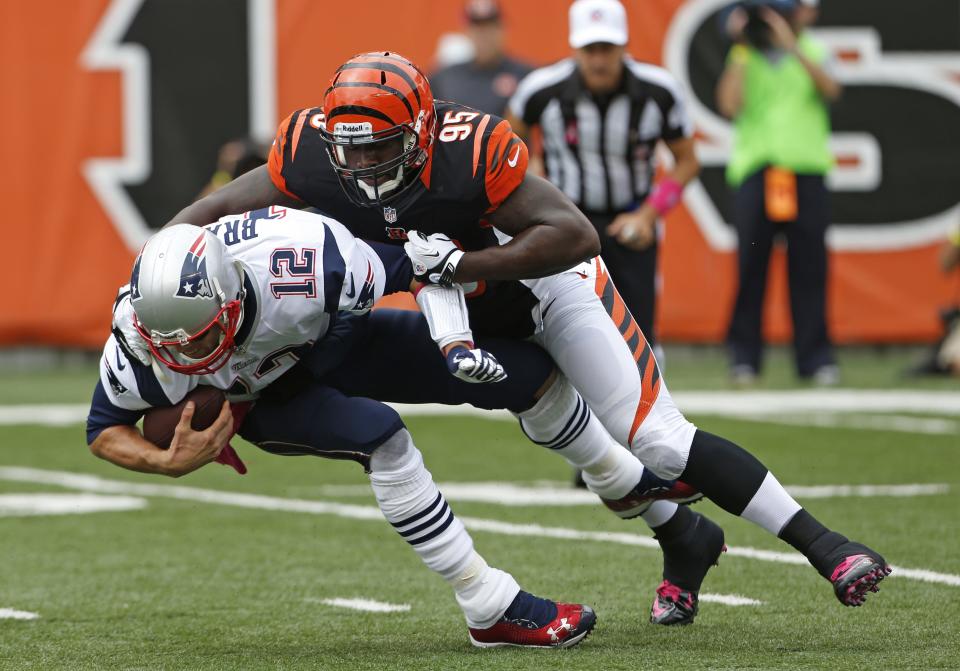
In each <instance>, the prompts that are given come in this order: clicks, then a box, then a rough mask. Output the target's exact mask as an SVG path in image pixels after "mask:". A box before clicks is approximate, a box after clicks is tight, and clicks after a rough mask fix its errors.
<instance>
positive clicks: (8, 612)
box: [0, 608, 40, 620]
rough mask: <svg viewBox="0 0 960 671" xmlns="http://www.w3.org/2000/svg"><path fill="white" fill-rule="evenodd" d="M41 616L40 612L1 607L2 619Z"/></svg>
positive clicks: (31, 618)
mask: <svg viewBox="0 0 960 671" xmlns="http://www.w3.org/2000/svg"><path fill="white" fill-rule="evenodd" d="M39 617H40V614H39V613H31V612H29V611H26V610H14V609H13V608H0V620H36V619H37V618H39Z"/></svg>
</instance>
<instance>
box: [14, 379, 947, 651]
mask: <svg viewBox="0 0 960 671" xmlns="http://www.w3.org/2000/svg"><path fill="white" fill-rule="evenodd" d="M710 365H711V366H714V368H715V367H716V366H715V364H713V363H711V364H710ZM678 367H680V366H679V365H678ZM708 368H709V367H708ZM874 374H875V375H879V374H878V373H874ZM668 375H669V374H668ZM681 377H682V375H681ZM18 379H19V378H17V377H16V376H13V377H12V378H7V379H6V380H5V382H6V384H4V385H3V388H4V390H5V391H4V397H3V399H2V400H3V401H4V402H6V403H11V402H13V401H18V402H21V403H24V402H27V401H29V402H34V403H36V402H50V403H53V402H77V401H79V402H82V401H83V400H84V398H83V396H84V395H85V394H86V391H85V387H86V380H85V378H84V376H83V375H82V374H76V375H66V376H58V375H57V374H49V375H48V376H46V377H45V379H44V380H43V381H42V382H43V383H42V384H40V383H37V384H36V385H35V386H34V387H30V386H29V385H26V384H23V385H18V382H17V380H18ZM784 379H785V378H784ZM18 386H19V394H17V393H15V392H16V390H17V388H18ZM678 386H679V387H683V386H685V383H684V381H681V384H680V385H674V387H675V388H676V387H678ZM686 386H687V388H692V387H694V386H695V385H693V384H686ZM861 414H862V416H863V417H866V418H868V419H869V417H870V415H869V413H866V414H863V413H861ZM692 419H694V420H695V421H696V422H697V423H698V424H699V425H701V426H702V427H703V428H706V429H709V430H711V431H714V432H716V433H720V434H722V435H725V436H727V437H729V438H731V439H733V440H736V441H738V442H740V443H741V444H742V445H744V446H745V447H747V448H748V449H750V450H752V451H753V452H755V453H756V454H757V455H758V456H759V457H760V458H761V459H763V460H764V461H765V462H766V463H767V464H768V465H769V466H770V467H771V468H772V469H773V470H774V471H775V472H776V473H777V475H778V476H779V478H780V480H781V482H783V483H784V484H786V485H788V486H791V485H794V486H798V485H806V486H809V485H905V484H941V485H945V486H946V487H945V488H941V489H938V490H933V491H935V492H938V493H934V494H929V493H926V494H923V495H916V496H898V497H894V496H888V495H884V496H873V497H863V496H846V497H840V496H830V497H827V498H809V499H804V498H801V502H802V503H804V504H805V505H807V507H808V508H809V509H810V510H811V511H812V512H813V513H814V514H816V515H817V516H819V517H820V518H821V519H823V520H824V521H825V522H827V523H828V524H830V525H832V526H834V527H836V528H837V529H838V530H840V531H843V532H845V533H847V534H848V535H850V536H851V537H854V538H856V539H860V540H863V541H865V542H867V543H868V544H871V545H873V546H875V547H876V548H877V549H879V550H881V551H883V552H884V553H885V554H886V556H887V558H888V560H889V561H891V563H893V564H894V565H896V566H898V567H902V568H905V569H907V570H906V571H903V572H902V573H901V575H899V576H898V575H897V574H895V576H894V577H891V578H890V579H889V580H887V581H886V582H884V583H883V588H882V591H881V593H880V594H877V595H870V597H869V599H868V603H867V605H866V606H864V607H863V608H859V609H850V608H844V607H842V606H841V605H840V604H839V603H838V602H837V601H836V600H835V599H834V597H833V595H832V592H831V589H830V587H829V585H828V584H827V583H826V582H825V581H824V580H822V579H821V578H819V577H818V576H817V575H816V574H815V572H814V571H813V569H812V568H810V567H808V566H805V565H798V564H791V563H783V562H782V561H768V560H761V559H757V558H754V557H753V556H744V554H745V553H746V554H751V552H750V551H751V550H768V551H781V552H786V551H788V550H789V548H788V547H787V546H786V545H784V544H782V543H779V542H778V541H776V539H773V538H771V537H769V536H768V535H766V534H765V533H764V532H762V531H761V530H759V529H758V528H756V527H753V526H752V525H750V524H748V523H744V522H742V521H740V520H736V519H733V518H731V517H730V516H729V515H727V514H725V513H723V512H722V511H719V510H718V509H716V508H715V507H713V506H712V505H711V504H708V503H703V504H698V506H697V509H698V510H699V511H701V512H705V513H707V514H708V515H710V516H711V517H712V518H714V519H715V520H717V521H718V522H719V523H721V524H722V525H723V526H724V528H725V530H726V532H727V541H728V544H729V545H730V547H731V553H730V554H729V555H727V556H725V557H724V558H723V560H722V561H721V563H720V566H719V567H717V568H715V569H714V570H713V571H712V572H711V573H710V575H709V576H708V578H707V581H706V583H705V585H704V592H705V593H709V594H713V595H725V596H731V595H737V596H740V597H745V598H747V599H752V600H755V601H759V602H761V603H760V604H754V605H742V606H731V605H725V604H722V603H717V602H705V603H703V604H702V606H701V613H700V615H699V617H698V618H697V622H696V624H695V625H694V626H692V627H688V628H685V629H668V628H659V627H654V626H653V625H650V624H648V623H647V622H646V618H647V612H648V609H649V604H650V600H651V595H652V593H653V590H654V588H655V587H656V585H657V584H658V582H659V553H658V552H657V551H656V550H654V549H651V548H649V547H647V546H646V545H642V544H641V545H636V544H629V543H630V541H631V539H632V538H633V536H628V537H626V538H624V537H622V536H619V535H615V534H624V533H626V534H636V536H637V537H643V538H646V537H649V532H648V531H646V530H645V528H644V526H643V525H642V524H641V523H639V522H621V521H619V520H617V519H615V518H614V517H613V516H612V515H610V514H608V513H607V512H606V511H605V510H603V509H602V508H600V507H599V506H597V505H577V506H564V507H560V506H556V505H522V506H521V505H514V506H509V505H501V504H497V503H491V502H488V501H478V500H457V499H455V498H454V497H448V498H450V499H451V505H453V507H454V509H455V511H456V512H457V513H458V515H460V516H461V517H462V518H466V519H467V521H468V526H469V525H473V526H474V528H475V529H477V530H475V531H474V532H473V536H474V539H475V541H476V543H477V545H478V549H479V550H480V551H481V552H482V553H483V554H484V555H485V556H486V558H487V559H488V561H490V563H492V564H495V565H498V566H500V567H501V568H504V569H507V570H510V571H511V572H513V573H514V575H515V576H516V577H517V579H518V580H519V581H520V583H521V585H523V586H524V587H525V588H526V589H528V590H530V591H533V592H535V593H539V594H543V595H545V596H550V597H553V598H563V599H575V600H582V601H584V602H587V603H590V604H591V605H593V606H594V607H595V609H596V611H597V615H598V624H597V628H596V630H595V631H594V633H593V634H592V635H591V636H590V637H589V638H588V639H587V640H586V641H585V642H584V643H583V644H582V645H581V646H579V647H578V648H575V649H572V650H566V651H538V650H492V651H491V650H478V649H474V648H472V647H471V646H470V644H469V642H468V639H467V634H466V628H465V625H464V623H463V620H462V617H461V615H460V613H459V609H458V608H457V607H456V604H455V602H454V600H453V598H452V594H451V592H450V590H449V588H448V587H447V586H446V585H445V584H444V583H443V582H442V581H441V580H440V579H439V578H437V577H435V576H434V575H432V574H431V573H430V572H428V571H427V570H426V569H425V568H423V567H422V565H421V564H420V561H419V559H418V558H417V557H416V555H415V554H414V553H413V552H412V551H411V550H410V548H409V546H408V545H407V544H406V543H404V542H403V541H402V540H401V539H400V538H399V536H397V535H396V534H395V533H394V532H393V531H392V530H391V529H390V528H389V526H388V525H387V524H386V523H385V522H383V521H382V519H379V517H378V513H377V512H376V508H375V503H374V501H373V497H372V495H371V494H370V493H369V492H368V491H367V490H365V489H364V487H363V485H364V484H365V483H366V478H365V477H364V476H363V474H362V473H361V472H360V469H359V468H358V467H356V466H355V465H353V464H350V463H344V462H334V461H323V460H319V459H311V458H306V457H300V458H281V457H276V456H271V455H267V454H265V453H260V452H258V451H257V450H256V449H255V448H253V447H251V446H249V445H245V444H241V445H240V446H239V449H240V451H241V453H242V456H243V457H244V458H245V459H246V461H247V463H248V465H249V466H250V473H249V474H248V475H247V476H244V477H240V476H237V475H235V474H233V473H232V472H231V471H229V470H228V469H226V468H225V467H222V466H218V465H212V466H209V467H206V468H204V469H202V470H201V471H200V472H198V473H195V474H192V475H190V476H187V477H186V478H182V479H180V480H170V479H165V478H159V477H156V476H143V475H138V474H134V473H128V472H126V471H123V470H121V469H118V468H116V467H114V466H111V465H109V464H107V463H105V462H100V461H98V460H97V459H96V458H94V457H92V456H91V455H90V454H89V452H87V450H86V447H85V441H84V440H83V434H82V427H81V426H80V425H76V426H67V427H44V426H31V425H21V426H0V614H2V613H3V612H4V609H13V610H16V611H23V612H28V613H35V614H38V615H39V617H38V619H33V620H20V619H0V669H386V668H398V669H494V668H495V669H547V668H551V669H552V668H556V669H574V668H575V669H658V670H659V669H673V668H709V669H768V668H777V669H801V668H810V669H838V668H875V669H892V668H915V669H932V668H942V669H948V668H957V667H958V666H960V660H958V657H957V652H956V651H957V650H958V649H960V624H958V623H960V524H958V522H957V515H956V510H957V505H956V503H955V500H954V494H955V493H956V492H957V491H958V488H960V437H958V435H957V434H956V432H950V431H949V430H946V431H944V430H931V431H927V432H925V433H912V432H910V431H905V430H898V431H889V430H872V429H870V428H864V427H863V426H860V427H859V428H837V427H810V426H796V425H784V424H777V423H772V422H769V421H750V422H745V421H738V420H732V419H726V418H719V417H707V416H698V417H694V418H692ZM932 419H937V418H932ZM939 419H941V420H943V421H944V422H946V424H945V426H946V427H947V428H948V429H949V427H950V426H954V427H956V422H957V420H958V417H957V415H951V416H944V417H942V418H939ZM950 422H953V424H952V425H951V424H950ZM408 424H409V427H410V429H411V432H412V433H413V436H414V438H415V440H416V442H417V444H418V446H419V447H420V449H421V450H422V451H423V452H424V456H425V459H426V463H427V465H428V467H429V468H430V469H431V470H432V471H433V473H434V476H435V478H436V479H437V481H438V482H439V483H441V488H443V485H444V483H448V484H450V485H451V487H454V486H456V487H459V485H460V484H461V483H470V482H473V483H477V482H489V481H495V480H496V481H506V482H510V483H513V484H515V485H517V486H522V487H533V486H543V485H544V483H545V482H546V483H548V484H552V485H553V488H554V489H562V488H565V487H566V481H567V479H568V476H569V474H568V471H567V469H566V467H565V466H564V465H563V464H562V463H561V462H560V461H559V460H558V459H556V458H555V457H551V455H549V454H547V453H545V451H542V450H540V449H538V448H536V447H534V446H532V445H530V444H528V443H527V442H526V441H525V440H523V439H522V438H521V436H520V435H519V431H518V430H517V429H516V428H515V427H514V426H513V425H512V424H511V423H509V422H498V421H488V420H480V419H472V418H470V419H464V418H450V417H445V418H435V417H434V418H431V417H415V418H411V419H410V420H409V421H408ZM934 428H936V427H934ZM941 428H942V427H941ZM70 474H88V475H95V476H98V477H99V478H100V479H99V480H91V479H89V478H88V479H77V478H75V477H72V476H71V475H70ZM142 485H156V487H152V488H150V489H144V488H143V487H142ZM209 490H213V492H212V493H211V492H210V491H209ZM240 493H245V494H258V495H263V498H249V497H245V498H244V497H239V496H232V495H231V494H240ZM31 494H33V495H36V494H60V495H63V494H72V495H79V494H85V495H86V496H87V497H88V499H86V501H88V502H89V500H90V499H89V497H90V495H97V496H98V497H101V498H100V499H97V501H103V500H108V499H109V500H113V501H119V499H118V498H117V497H124V499H123V500H125V501H128V502H130V501H131V500H132V503H131V505H133V504H136V505H139V506H142V507H140V508H137V509H131V510H122V511H113V512H93V513H87V514H67V515H63V514H59V515H30V516H25V515H22V514H13V513H12V512H11V510H12V508H10V506H11V505H13V503H15V502H16V501H21V502H22V501H24V500H27V501H29V500H33V499H32V498H31V499H23V498H20V499H14V498H13V497H14V496H16V495H19V496H21V497H22V496H23V495H31ZM211 499H212V500H213V501H212V502H211ZM76 501H77V502H76V503H72V504H68V506H70V505H73V506H80V505H82V504H83V502H82V501H81V500H80V499H77V500H76ZM4 502H6V505H7V508H6V513H5V515H6V516H4V512H2V511H3V510H4V508H3V506H4ZM121 502H122V501H121ZM322 503H328V504H340V505H339V507H338V506H336V505H327V506H323V505H318V504H322ZM284 508H285V509H286V510H283V509H284ZM491 521H495V522H500V523H508V524H507V525H506V526H504V525H500V526H493V525H492V524H490V522H491ZM524 524H532V525H537V526H534V527H526V528H523V527H520V526H519V525H524ZM510 525H516V526H510ZM480 527H482V528H483V529H490V530H479V528H480ZM557 529H560V530H565V531H564V532H563V533H566V534H567V535H569V536H571V538H570V539H566V540H558V539H556V538H551V537H550V534H551V533H553V534H554V535H556V532H555V531H551V530H557ZM605 533H607V534H608V535H604V534H605ZM591 534H592V536H591ZM636 542H639V543H642V542H643V541H636ZM735 553H737V554H735ZM779 557H780V555H774V556H773V558H774V559H777V558H779ZM919 571H927V572H932V573H916V572H919ZM918 577H927V578H928V579H932V580H934V581H935V582H925V581H922V580H919V579H917V578H918ZM336 598H343V599H356V598H362V599H370V600H375V601H378V602H385V603H389V604H396V605H407V606H409V610H406V611H401V612H384V613H375V612H360V611H356V610H350V609H346V608H342V607H337V606H332V605H328V604H325V603H324V600H327V599H336Z"/></svg>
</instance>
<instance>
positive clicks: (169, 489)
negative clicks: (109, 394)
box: [0, 466, 960, 587]
mask: <svg viewBox="0 0 960 671" xmlns="http://www.w3.org/2000/svg"><path fill="white" fill-rule="evenodd" d="M0 480H10V481H14V482H31V483H36V484H44V485H59V486H61V487H67V488H71V489H77V490H81V491H87V492H95V493H104V494H126V495H131V496H157V497H164V498H171V499H177V500H182V501H197V502H201V503H215V504H220V505H227V506H237V507H240V508H252V509H256V510H273V511H283V512H301V513H311V514H315V515H334V516H337V517H345V518H349V519H363V520H377V521H382V520H383V516H382V515H381V513H380V510H379V509H378V508H375V507H373V506H359V505H350V504H346V503H334V502H332V501H309V500H305V499H287V498H280V497H276V496H264V495H260V494H243V493H240V492H226V491H220V490H216V489H201V488H198V487H185V486H182V485H157V484H145V483H135V482H124V481H122V480H108V479H106V478H101V477H98V476H95V475H84V474H80V473H70V472H66V471H50V470H42V469H37V468H24V467H19V466H3V467H0ZM460 520H461V521H462V522H463V523H464V524H465V525H466V526H467V527H468V528H470V529H472V530H474V531H487V532H491V533H499V534H503V535H507V536H526V537H534V536H535V537H539V538H558V539H565V540H577V541H600V542H605V543H617V544H620V545H629V546H636V547H648V548H659V545H658V544H657V542H656V541H655V540H654V539H653V538H650V537H648V536H639V535H636V534H629V533H614V532H605V531H580V530H578V529H570V528H564V527H545V526H541V525H539V524H514V523H511V522H501V521H499V520H490V519H482V518H473V517H460ZM728 555H730V556H734V557H745V558H749V559H757V560H760V561H769V562H775V563H780V564H800V565H806V564H807V560H806V559H805V558H804V557H803V556H801V555H799V554H797V553H795V552H772V551H769V550H760V549H756V548H749V547H731V548H730V549H729V551H728ZM893 575H894V576H895V577H901V578H908V579H912V580H919V581H922V582H930V583H936V584H941V585H950V586H953V587H960V575H956V574H952V573H940V572H937V571H930V570H927V569H909V568H902V567H894V573H893Z"/></svg>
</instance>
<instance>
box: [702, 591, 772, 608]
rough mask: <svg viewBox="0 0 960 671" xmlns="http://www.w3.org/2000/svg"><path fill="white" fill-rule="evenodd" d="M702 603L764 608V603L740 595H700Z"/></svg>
mask: <svg viewBox="0 0 960 671" xmlns="http://www.w3.org/2000/svg"><path fill="white" fill-rule="evenodd" d="M700 600H701V601H709V602H711V603H722V604H724V605H725V606H762V605H763V601H757V600H756V599H751V598H749V597H745V596H740V595H739V594H700Z"/></svg>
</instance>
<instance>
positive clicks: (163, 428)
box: [143, 386, 224, 450]
mask: <svg viewBox="0 0 960 671" xmlns="http://www.w3.org/2000/svg"><path fill="white" fill-rule="evenodd" d="M223 398H224V396H223V392H222V391H220V390H219V389H215V388H214V387H207V386H200V387H197V388H196V389H194V390H193V391H191V392H190V393H189V394H187V395H186V397H185V398H184V399H183V400H182V401H180V402H179V403H177V404H176V405H173V406H170V407H169V408H151V409H150V410H148V411H147V412H146V414H145V415H144V416H143V437H144V438H146V439H147V440H149V441H150V442H151V443H153V444H154V445H156V446H157V447H159V448H161V449H164V450H165V449H167V448H168V447H170V441H172V440H173V432H174V431H175V430H176V428H177V424H178V423H179V422H180V415H181V414H182V413H183V408H184V407H185V406H186V404H187V401H193V402H194V403H195V404H196V406H197V407H196V409H195V410H194V412H193V420H192V421H191V422H190V426H192V427H193V429H194V431H203V430H204V429H206V428H207V427H209V426H210V425H211V424H213V422H214V420H216V419H217V416H218V415H219V414H220V408H221V407H222V406H223Z"/></svg>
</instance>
